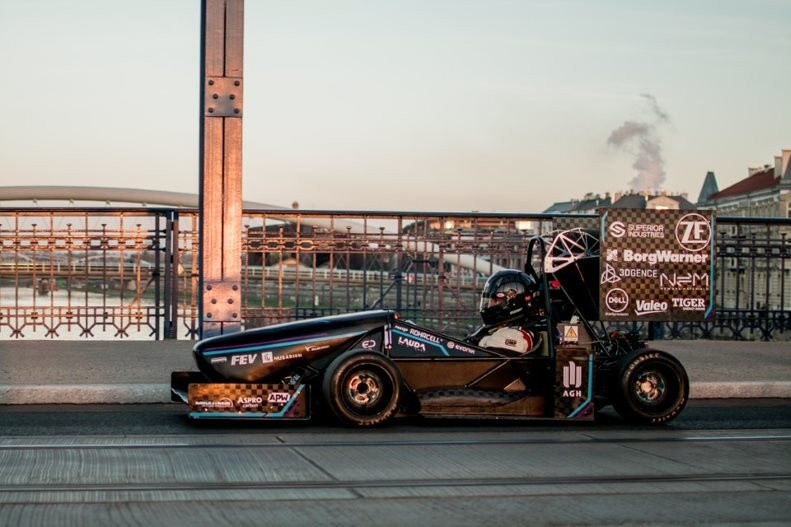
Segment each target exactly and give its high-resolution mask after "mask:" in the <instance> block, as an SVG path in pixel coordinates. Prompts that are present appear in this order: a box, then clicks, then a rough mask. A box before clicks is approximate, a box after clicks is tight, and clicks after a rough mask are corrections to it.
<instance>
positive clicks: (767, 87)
mask: <svg viewBox="0 0 791 527" xmlns="http://www.w3.org/2000/svg"><path fill="white" fill-rule="evenodd" d="M199 19H200V2H199V1H198V0H189V1H188V0H134V1H133V0H129V1H122V0H115V1H107V0H71V1H62V0H26V1H18V0H0V52H1V53H2V56H3V57H4V61H3V62H4V63H3V73H2V77H0V100H1V101H2V102H3V118H2V120H0V186H2V185H96V186H114V187H137V188H144V189H156V190H171V191H180V192H197V185H198V172H197V171H198V85H199V78H198V75H199V39H200V27H199V25H200V20H199ZM245 22H246V23H245V41H246V42H245V72H244V76H245V107H244V142H245V146H244V148H245V150H244V198H245V199H246V200H250V201H259V202H265V203H271V204H273V205H281V206H290V204H291V202H292V201H294V200H297V201H299V202H300V205H301V207H302V208H312V209H365V210H410V211H471V210H479V211H485V212H540V211H542V210H544V209H545V208H546V207H547V206H549V205H550V204H552V203H553V202H555V201H560V200H566V199H570V198H576V197H581V196H582V195H583V194H584V193H585V192H602V193H603V192H606V191H609V192H616V191H623V190H627V189H628V188H629V185H630V182H631V181H633V180H635V179H636V178H637V176H638V173H637V170H635V169H634V168H633V167H632V165H633V163H634V161H635V158H634V157H635V155H637V154H638V153H639V152H638V151H637V148H638V143H637V142H636V141H632V142H631V143H630V142H629V141H628V139H629V137H630V136H628V135H624V134H626V132H628V131H630V130H631V131H642V132H645V135H643V136H641V137H643V138H644V139H646V140H648V141H651V142H652V143H651V144H652V145H653V146H656V147H658V148H659V150H658V151H656V150H651V152H650V153H651V155H650V156H649V157H650V158H651V159H652V160H653V162H656V163H657V164H658V165H657V166H658V168H656V167H655V168H656V170H655V171H654V172H652V174H654V175H656V177H658V178H659V181H660V184H661V189H662V190H668V191H674V192H687V193H688V194H689V199H690V200H692V201H694V200H695V199H696V198H697V195H698V192H699V190H700V187H701V185H702V183H703V178H704V176H705V174H706V171H708V170H714V171H715V173H716V174H717V179H718V182H719V185H720V188H724V187H726V186H728V185H730V184H733V183H735V182H736V181H738V180H739V179H742V178H743V177H745V176H746V174H747V167H748V166H758V165H763V164H765V163H773V157H774V156H775V155H777V154H779V153H780V150H781V149H783V148H786V149H788V148H791V66H789V64H790V63H791V62H790V59H789V57H791V0H753V1H750V2H745V1H715V0H710V1H698V0H688V1H681V0H670V1H664V2H651V1H626V0H624V1H597V2H593V1H530V0H520V1H503V0H397V1H396V0H393V1H387V2H386V1H380V0H332V1H326V0H321V1H320V0H313V1H308V0H305V1H299V0H291V1H274V0H247V1H246V3H245ZM624 140H625V141H624ZM619 141H621V142H619ZM0 200H2V196H0Z"/></svg>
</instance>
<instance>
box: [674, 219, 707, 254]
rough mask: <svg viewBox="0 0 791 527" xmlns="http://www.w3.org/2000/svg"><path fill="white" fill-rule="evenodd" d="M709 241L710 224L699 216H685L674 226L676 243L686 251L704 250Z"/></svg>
mask: <svg viewBox="0 0 791 527" xmlns="http://www.w3.org/2000/svg"><path fill="white" fill-rule="evenodd" d="M710 239H711V224H710V223H709V222H708V220H707V219H706V218H704V217H703V216H701V215H700V214H695V213H692V214H687V215H685V216H683V217H682V218H681V219H680V220H678V223H677V224H676V241H677V242H678V244H679V245H680V246H682V247H683V248H684V249H686V250H688V251H693V252H696V251H700V250H702V249H705V248H706V246H707V245H708V244H709V240H710Z"/></svg>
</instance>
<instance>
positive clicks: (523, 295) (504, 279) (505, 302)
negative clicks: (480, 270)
mask: <svg viewBox="0 0 791 527" xmlns="http://www.w3.org/2000/svg"><path fill="white" fill-rule="evenodd" d="M536 296H538V284H536V281H535V279H533V277H531V276H530V275H528V274H525V273H523V272H521V271H516V270H514V269H508V270H505V271H498V272H496V273H494V274H493V275H492V276H490V277H489V279H488V280H487V281H486V285H485V286H483V292H482V293H481V305H480V313H481V318H482V319H483V323H484V324H486V325H493V324H500V323H502V322H507V321H510V320H516V319H519V318H524V317H525V316H527V315H529V314H530V312H531V311H532V310H533V304H534V299H535V297H536Z"/></svg>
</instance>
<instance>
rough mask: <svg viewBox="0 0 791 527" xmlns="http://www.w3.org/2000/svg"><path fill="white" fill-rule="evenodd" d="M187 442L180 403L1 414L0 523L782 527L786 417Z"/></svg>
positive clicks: (711, 404)
mask: <svg viewBox="0 0 791 527" xmlns="http://www.w3.org/2000/svg"><path fill="white" fill-rule="evenodd" d="M602 417H603V419H602V420H601V422H599V423H597V424H576V425H572V426H569V425H568V424H566V425H564V426H561V425H557V424H552V425H547V424H537V423H514V422H508V423H495V422H459V421H442V422H436V421H432V422H424V421H415V420H408V421H400V422H397V423H395V424H394V425H393V426H390V427H387V428H384V429H375V430H352V429H348V428H342V427H338V426H335V425H333V424H317V423H303V424H296V426H291V425H289V424H285V423H255V424H239V423H232V424H230V425H200V426H196V425H194V424H190V423H188V422H187V421H186V419H185V417H184V407H182V406H180V405H122V406H113V405H101V406H97V405H55V406H20V405H16V406H5V407H0V525H20V526H24V525H80V526H82V525H146V526H148V527H150V526H155V525H167V526H169V527H177V526H181V525H185V526H186V525H189V526H191V527H194V526H196V525H267V526H278V525H287V526H290V527H293V526H297V525H345V526H348V525H359V524H367V525H431V526H432V527H433V526H443V525H528V524H529V525H549V524H561V525H575V526H580V525H669V524H670V525H706V524H709V525H715V524H716V525H721V524H738V525H746V524H750V523H756V524H757V523H760V524H762V525H786V524H789V523H791V401H788V400H749V401H747V400H744V401H742V400H737V401H734V400H731V401H727V402H726V401H706V400H697V401H691V402H690V405H689V406H688V407H687V408H686V410H685V411H684V413H683V414H682V415H681V417H680V418H679V419H677V420H676V421H674V422H673V423H671V424H670V425H669V426H665V427H635V426H627V425H625V424H623V423H622V422H621V421H620V420H619V419H618V418H617V416H615V415H614V414H604V415H603V416H602Z"/></svg>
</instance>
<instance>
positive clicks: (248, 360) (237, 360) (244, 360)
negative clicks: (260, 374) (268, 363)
mask: <svg viewBox="0 0 791 527" xmlns="http://www.w3.org/2000/svg"><path fill="white" fill-rule="evenodd" d="M256 357H258V354H257V353H245V354H243V355H233V356H231V366H249V365H250V364H254V363H255V358H256Z"/></svg>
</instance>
